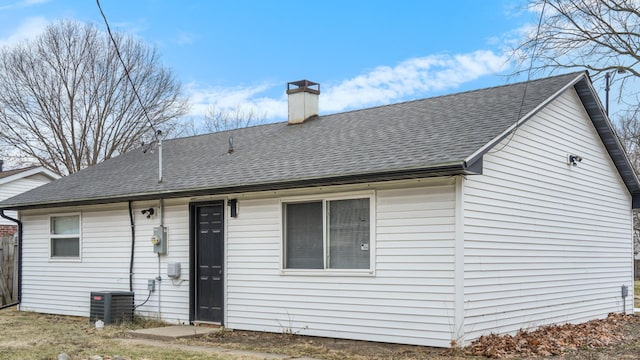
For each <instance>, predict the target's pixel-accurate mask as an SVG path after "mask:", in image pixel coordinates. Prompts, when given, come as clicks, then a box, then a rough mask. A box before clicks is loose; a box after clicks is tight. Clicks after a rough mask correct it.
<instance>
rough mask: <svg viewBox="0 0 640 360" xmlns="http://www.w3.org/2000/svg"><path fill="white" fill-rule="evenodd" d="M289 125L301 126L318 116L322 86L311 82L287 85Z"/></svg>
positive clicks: (295, 82) (297, 82) (304, 81)
mask: <svg viewBox="0 0 640 360" xmlns="http://www.w3.org/2000/svg"><path fill="white" fill-rule="evenodd" d="M287 95H288V97H289V124H300V123H303V122H304V121H305V120H307V119H309V118H310V117H312V116H317V115H318V97H319V95H320V84H318V83H314V82H312V81H309V80H300V81H293V82H290V83H287Z"/></svg>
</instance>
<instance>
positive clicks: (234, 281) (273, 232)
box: [225, 180, 455, 346]
mask: <svg viewBox="0 0 640 360" xmlns="http://www.w3.org/2000/svg"><path fill="white" fill-rule="evenodd" d="M454 191H455V189H454V181H452V180H448V181H447V183H446V184H442V183H441V184H440V185H435V186H425V187H420V188H410V189H397V190H378V191H377V192H376V195H375V201H372V204H373V203H375V206H376V208H375V216H376V219H375V224H376V231H375V237H376V239H375V242H373V243H374V244H375V246H376V249H375V252H376V256H375V264H372V268H375V275H370V276H349V275H348V274H343V273H339V274H336V275H330V274H329V275H327V274H322V276H313V275H308V274H305V275H291V274H287V273H286V272H285V273H284V274H283V273H282V271H281V256H282V255H281V251H282V225H281V222H282V219H281V203H280V202H279V199H278V198H273V199H260V200H240V202H239V204H240V212H239V215H238V217H237V218H228V224H227V226H228V238H227V319H226V322H225V324H226V326H227V327H229V328H232V329H244V330H257V331H271V332H286V331H292V332H295V333H299V334H303V335H315V336H329V337H338V338H351V339H362V340H372V341H385V342H399V343H409V344H419V345H432V346H448V344H449V342H450V341H451V333H452V327H453V325H452V324H453V301H454V296H453V290H454V265H453V257H454V254H453V252H454V227H455V226H454V220H455V216H454V215H455V212H454V201H455V194H454Z"/></svg>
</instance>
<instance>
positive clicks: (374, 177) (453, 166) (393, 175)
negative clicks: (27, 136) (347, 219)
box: [0, 159, 482, 210]
mask: <svg viewBox="0 0 640 360" xmlns="http://www.w3.org/2000/svg"><path fill="white" fill-rule="evenodd" d="M481 173H482V159H480V160H479V161H475V162H473V163H467V162H465V161H456V162H451V163H446V164H438V165H434V166H429V167H421V168H413V169H400V170H393V171H386V172H374V173H364V174H351V175H342V176H332V177H323V178H310V179H296V180H287V181H278V182H272V183H257V184H242V185H233V186H226V187H217V188H194V189H180V190H175V191H174V190H167V191H153V192H148V193H137V194H123V195H117V196H110V197H100V198H86V199H77V200H68V201H52V202H48V203H30V204H6V205H0V210H28V209H42V208H53V207H64V206H83V205H99V204H112V203H119V202H126V201H144V200H154V199H159V198H163V199H170V198H179V197H194V196H206V195H225V194H237V193H247V192H258V191H277V190H287V189H299V188H306V187H319V186H332V185H346V184H362V183H370V182H381V181H392V180H407V179H419V178H431V177H440V176H455V175H476V174H481Z"/></svg>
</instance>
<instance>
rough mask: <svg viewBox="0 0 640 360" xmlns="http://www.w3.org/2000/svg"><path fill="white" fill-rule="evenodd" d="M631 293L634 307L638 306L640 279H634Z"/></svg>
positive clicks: (639, 306) (639, 303)
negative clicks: (633, 298) (633, 297)
mask: <svg viewBox="0 0 640 360" xmlns="http://www.w3.org/2000/svg"><path fill="white" fill-rule="evenodd" d="M633 294H634V295H635V301H634V305H633V306H634V307H637V308H640V280H636V282H635V285H634V291H633Z"/></svg>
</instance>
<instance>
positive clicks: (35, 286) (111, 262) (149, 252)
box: [20, 200, 189, 323]
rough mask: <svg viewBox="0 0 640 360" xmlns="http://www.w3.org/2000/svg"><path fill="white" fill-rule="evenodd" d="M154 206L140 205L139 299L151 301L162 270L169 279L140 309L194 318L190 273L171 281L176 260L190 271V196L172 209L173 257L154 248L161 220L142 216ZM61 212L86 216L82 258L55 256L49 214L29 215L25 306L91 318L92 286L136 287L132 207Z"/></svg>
mask: <svg viewBox="0 0 640 360" xmlns="http://www.w3.org/2000/svg"><path fill="white" fill-rule="evenodd" d="M143 205H144V206H143ZM150 206H152V207H155V208H156V209H157V208H158V202H147V203H144V204H141V205H139V204H134V215H135V224H136V247H135V261H134V271H133V272H134V276H133V279H134V282H133V284H134V288H133V291H134V292H135V304H140V303H142V302H143V301H144V300H145V299H146V298H147V295H148V291H147V280H148V279H155V278H156V277H157V276H158V272H160V274H161V276H162V278H163V280H162V281H161V282H160V283H156V291H155V292H154V293H152V294H151V297H150V299H149V301H148V302H147V303H146V304H145V305H144V306H142V307H140V308H138V309H137V310H136V311H137V312H138V313H140V314H142V315H146V316H149V317H151V318H157V317H158V316H159V314H160V317H161V318H162V319H163V320H165V321H168V322H173V323H187V322H188V321H189V282H188V271H187V270H185V271H183V272H182V276H181V279H179V280H170V279H168V278H167V276H166V270H167V264H168V263H169V262H180V263H181V265H182V268H183V269H188V268H189V265H188V264H189V221H188V219H189V217H188V206H187V201H186V200H182V201H181V202H179V203H178V202H176V201H174V202H170V203H167V205H166V207H165V215H164V221H165V226H166V227H167V232H168V251H167V255H162V256H161V257H160V258H158V256H157V254H155V253H154V252H153V245H152V244H151V241H150V239H151V236H152V235H153V227H155V226H158V225H159V217H158V216H154V217H151V218H150V219H147V217H146V216H145V215H142V214H141V210H142V209H145V208H149V207H150ZM57 211H58V209H56V212H57ZM60 211H61V212H67V213H71V212H77V213H81V217H82V227H81V230H82V234H81V236H82V242H81V245H82V248H81V253H82V260H81V261H77V260H76V261H75V262H69V261H49V245H48V242H49V214H48V213H46V212H43V211H25V212H22V213H21V215H22V221H23V224H24V235H23V279H22V281H23V284H22V303H21V305H20V309H21V310H26V311H37V312H43V313H55V314H64V315H76V316H89V301H90V299H89V294H90V292H91V291H129V260H130V257H131V226H130V221H129V213H128V208H127V204H126V203H121V204H115V205H103V206H90V207H76V208H63V209H61V210H60ZM159 260H160V263H159V262H158V261H159ZM158 298H160V302H159V301H158Z"/></svg>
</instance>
